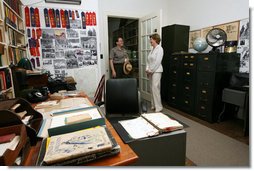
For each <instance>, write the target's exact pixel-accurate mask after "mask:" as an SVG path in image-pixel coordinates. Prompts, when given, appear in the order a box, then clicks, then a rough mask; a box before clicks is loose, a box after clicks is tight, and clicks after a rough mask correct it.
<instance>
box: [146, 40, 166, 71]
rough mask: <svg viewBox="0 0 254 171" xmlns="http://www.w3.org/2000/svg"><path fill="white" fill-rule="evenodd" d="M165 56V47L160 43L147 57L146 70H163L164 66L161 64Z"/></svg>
mask: <svg viewBox="0 0 254 171" xmlns="http://www.w3.org/2000/svg"><path fill="white" fill-rule="evenodd" d="M162 57H163V48H162V47H161V46H160V45H157V46H156V47H155V48H153V49H152V50H151V52H150V53H149V55H148V57H147V62H146V71H149V72H152V73H154V72H163V68H162V65H161V61H162Z"/></svg>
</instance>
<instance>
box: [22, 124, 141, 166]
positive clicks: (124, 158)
mask: <svg viewBox="0 0 254 171" xmlns="http://www.w3.org/2000/svg"><path fill="white" fill-rule="evenodd" d="M106 125H107V127H108V129H109V130H110V132H111V133H112V135H113V136H114V138H115V140H116V141H117V143H118V144H119V145H120V147H121V151H120V153H119V154H117V155H114V156H110V157H105V158H102V159H98V160H95V161H92V162H89V163H87V164H86V166H125V165H129V164H132V163H134V162H135V161H137V159H138V156H137V154H136V153H135V152H134V151H133V150H132V149H131V148H130V147H129V145H128V144H124V142H123V141H122V139H121V138H120V137H119V136H118V134H117V132H116V131H115V130H114V128H113V126H112V125H111V124H110V123H109V122H108V120H106ZM40 146H41V141H38V143H37V144H36V146H33V147H31V149H30V150H29V152H28V155H27V157H26V159H25V162H24V165H25V166H34V165H35V164H36V160H37V157H38V153H39V150H40Z"/></svg>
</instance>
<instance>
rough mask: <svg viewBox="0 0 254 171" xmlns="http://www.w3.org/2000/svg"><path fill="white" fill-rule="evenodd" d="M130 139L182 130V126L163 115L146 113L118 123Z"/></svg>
mask: <svg viewBox="0 0 254 171" xmlns="http://www.w3.org/2000/svg"><path fill="white" fill-rule="evenodd" d="M119 124H120V125H121V126H122V127H123V128H124V129H125V131H126V132H127V133H128V134H129V136H130V137H131V138H132V139H140V138H146V137H151V136H156V135H159V134H161V133H164V132H171V131H175V130H179V129H183V125H182V124H180V123H179V122H178V121H176V120H174V119H171V118H170V117H168V116H167V115H165V114H163V113H146V114H142V115H141V116H140V117H138V118H135V119H128V120H122V121H119Z"/></svg>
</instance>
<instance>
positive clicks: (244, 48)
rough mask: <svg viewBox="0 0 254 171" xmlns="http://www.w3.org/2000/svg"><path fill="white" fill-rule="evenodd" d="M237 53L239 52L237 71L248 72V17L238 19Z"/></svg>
mask: <svg viewBox="0 0 254 171" xmlns="http://www.w3.org/2000/svg"><path fill="white" fill-rule="evenodd" d="M237 53H240V55H241V56H240V69H239V72H243V73H249V59H250V23H249V19H244V20H241V21H240V26H239V41H238V46H237Z"/></svg>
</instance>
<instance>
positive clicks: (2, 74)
mask: <svg viewBox="0 0 254 171" xmlns="http://www.w3.org/2000/svg"><path fill="white" fill-rule="evenodd" d="M0 80H1V89H2V90H6V89H7V87H6V78H5V72H4V70H0Z"/></svg>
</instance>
